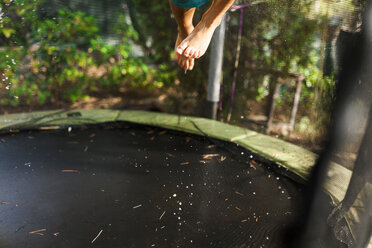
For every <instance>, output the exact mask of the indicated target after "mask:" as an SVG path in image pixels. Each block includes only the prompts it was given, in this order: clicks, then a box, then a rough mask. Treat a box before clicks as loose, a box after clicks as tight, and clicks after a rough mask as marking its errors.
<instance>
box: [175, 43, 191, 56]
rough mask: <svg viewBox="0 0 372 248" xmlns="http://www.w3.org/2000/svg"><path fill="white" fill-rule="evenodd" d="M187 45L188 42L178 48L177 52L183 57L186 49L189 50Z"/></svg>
mask: <svg viewBox="0 0 372 248" xmlns="http://www.w3.org/2000/svg"><path fill="white" fill-rule="evenodd" d="M187 45H188V44H187V43H186V42H181V44H179V46H178V47H177V49H176V52H177V53H178V54H179V55H182V54H184V51H185V49H186V48H187Z"/></svg>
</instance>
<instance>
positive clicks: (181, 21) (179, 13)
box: [169, 0, 195, 70]
mask: <svg viewBox="0 0 372 248" xmlns="http://www.w3.org/2000/svg"><path fill="white" fill-rule="evenodd" d="M169 4H170V7H171V9H172V12H173V15H174V18H175V19H176V22H177V25H178V35H177V40H176V44H175V49H176V48H177V47H178V45H179V44H180V43H181V42H182V41H183V40H184V39H186V37H187V36H188V35H189V34H190V33H191V32H192V31H193V30H194V25H193V23H192V20H193V17H194V13H195V8H191V9H184V8H180V7H177V6H175V5H174V4H173V3H172V1H171V0H169ZM175 58H176V61H177V63H178V64H179V66H180V67H182V68H183V69H186V70H192V69H193V67H194V59H193V58H187V57H185V56H184V55H182V54H178V53H176V51H175Z"/></svg>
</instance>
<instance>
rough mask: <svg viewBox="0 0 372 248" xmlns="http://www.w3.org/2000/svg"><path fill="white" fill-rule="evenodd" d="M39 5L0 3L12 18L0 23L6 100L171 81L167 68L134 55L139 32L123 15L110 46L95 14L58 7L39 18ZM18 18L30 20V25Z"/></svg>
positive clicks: (73, 96)
mask: <svg viewBox="0 0 372 248" xmlns="http://www.w3.org/2000/svg"><path fill="white" fill-rule="evenodd" d="M38 4H40V2H39V1H28V0H24V1H21V0H19V1H15V2H11V3H9V4H5V6H1V7H6V12H5V13H7V16H12V18H10V17H5V18H3V22H2V23H1V26H0V34H2V37H0V38H2V40H3V41H4V43H5V44H6V49H5V50H4V51H1V52H0V61H1V62H0V71H1V72H2V74H3V75H2V79H3V84H2V87H1V88H0V94H1V95H2V98H1V99H2V103H3V104H11V105H18V104H19V103H26V104H41V105H42V104H45V103H46V102H49V101H53V102H56V103H58V102H66V101H67V102H75V101H77V100H79V99H82V98H87V97H89V94H90V93H91V92H93V91H96V90H100V89H104V90H117V89H118V88H120V87H123V86H128V87H146V88H161V87H165V86H168V85H169V84H170V82H171V81H172V80H173V77H174V76H173V74H171V73H168V71H167V69H168V68H167V67H165V66H160V67H159V70H156V69H155V68H152V67H150V66H148V65H147V64H145V63H144V62H143V60H142V59H141V58H136V57H133V56H131V44H130V43H131V42H132V41H135V40H136V36H137V34H136V32H135V31H134V30H133V29H132V28H131V26H130V25H129V24H128V23H127V22H125V17H124V16H121V17H120V18H119V20H120V25H117V27H115V30H116V32H117V34H118V35H119V37H120V39H121V42H119V44H117V45H110V44H107V43H105V42H103V41H102V39H101V37H100V36H99V35H98V27H97V24H96V21H95V19H94V18H93V17H91V16H87V15H86V14H84V13H83V12H79V11H78V12H71V11H69V10H59V11H58V14H57V16H56V17H55V18H53V19H41V18H39V17H38V16H37V14H36V13H35V10H36V8H37V6H38ZM15 20H22V21H23V20H28V21H29V22H28V24H27V25H26V26H27V28H26V29H21V25H22V21H21V23H16V22H15ZM23 24H24V23H23Z"/></svg>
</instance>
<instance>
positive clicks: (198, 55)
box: [195, 50, 202, 59]
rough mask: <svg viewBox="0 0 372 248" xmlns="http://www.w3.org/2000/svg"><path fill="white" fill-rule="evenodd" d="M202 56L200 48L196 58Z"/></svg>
mask: <svg viewBox="0 0 372 248" xmlns="http://www.w3.org/2000/svg"><path fill="white" fill-rule="evenodd" d="M201 56H202V54H201V51H200V50H198V51H197V52H196V53H195V58H196V59H198V58H200V57H201Z"/></svg>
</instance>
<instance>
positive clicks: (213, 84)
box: [205, 16, 226, 120]
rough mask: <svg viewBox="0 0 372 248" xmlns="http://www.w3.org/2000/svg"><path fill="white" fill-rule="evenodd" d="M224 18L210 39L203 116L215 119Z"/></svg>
mask: <svg viewBox="0 0 372 248" xmlns="http://www.w3.org/2000/svg"><path fill="white" fill-rule="evenodd" d="M225 29H226V19H225V16H224V17H223V18H222V21H221V24H220V26H219V27H218V28H217V29H216V30H215V31H214V34H213V37H212V41H211V57H210V62H209V72H208V91H207V101H206V109H205V117H207V118H210V119H214V120H215V119H216V117H217V107H218V102H219V100H220V85H221V80H222V62H223V45H224V39H225Z"/></svg>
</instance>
